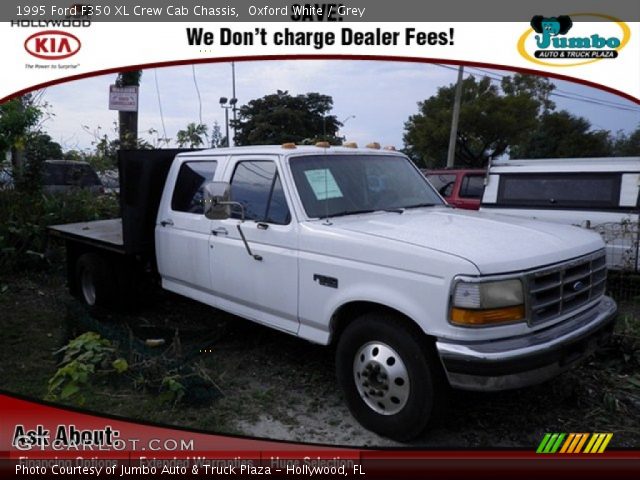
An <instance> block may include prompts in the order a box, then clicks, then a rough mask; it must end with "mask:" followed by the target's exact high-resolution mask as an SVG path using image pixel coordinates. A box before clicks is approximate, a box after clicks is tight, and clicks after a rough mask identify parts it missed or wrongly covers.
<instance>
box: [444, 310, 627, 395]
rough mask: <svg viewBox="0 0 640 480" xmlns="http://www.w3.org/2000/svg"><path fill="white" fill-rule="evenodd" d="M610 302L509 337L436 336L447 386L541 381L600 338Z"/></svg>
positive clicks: (608, 327) (607, 332)
mask: <svg viewBox="0 0 640 480" xmlns="http://www.w3.org/2000/svg"><path fill="white" fill-rule="evenodd" d="M617 310H618V308H617V306H616V303H615V302H614V301H613V300H612V299H611V298H609V297H603V298H602V300H601V301H600V302H599V303H597V304H596V305H594V306H592V307H590V308H589V309H587V310H585V311H584V312H581V313H579V314H577V315H575V316H573V317H571V318H569V319H567V320H565V321H563V322H561V323H559V324H556V325H553V326H551V327H549V328H546V329H542V330H537V331H536V332H533V333H530V334H527V335H523V336H519V337H513V338H506V339H500V340H492V341H482V342H462V341H451V340H446V339H438V340H437V341H436V347H437V350H438V354H439V355H440V359H441V361H442V364H443V366H444V369H445V372H446V375H447V378H448V380H449V383H450V384H451V386H452V387H455V388H460V389H463V390H480V391H495V390H508V389H511V388H519V387H524V386H527V385H534V384H537V383H541V382H543V381H545V380H548V379H549V378H552V377H554V376H556V375H558V374H560V373H561V372H563V371H565V370H567V369H568V368H570V367H572V366H573V365H575V364H576V363H578V362H580V361H581V360H583V359H585V358H586V357H587V356H589V355H590V354H591V353H593V352H594V351H595V350H596V349H597V348H598V347H599V346H600V345H603V344H604V343H606V342H607V341H608V339H609V337H610V336H611V332H612V331H613V325H614V323H615V318H616V313H617Z"/></svg>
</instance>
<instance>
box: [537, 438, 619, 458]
mask: <svg viewBox="0 0 640 480" xmlns="http://www.w3.org/2000/svg"><path fill="white" fill-rule="evenodd" d="M612 438H613V433H592V434H590V433H569V434H566V433H546V434H545V435H544V437H543V438H542V441H541V442H540V445H538V448H537V449H536V453H546V454H552V453H569V454H576V453H602V452H604V451H605V449H606V448H607V445H609V442H610V441H611V439H612ZM585 444H586V447H585ZM583 447H584V450H583Z"/></svg>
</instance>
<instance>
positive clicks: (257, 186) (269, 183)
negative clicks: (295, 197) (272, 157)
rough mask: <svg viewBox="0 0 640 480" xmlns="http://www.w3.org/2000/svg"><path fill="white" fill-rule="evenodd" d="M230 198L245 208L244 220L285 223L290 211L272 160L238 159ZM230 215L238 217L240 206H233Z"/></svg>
mask: <svg viewBox="0 0 640 480" xmlns="http://www.w3.org/2000/svg"><path fill="white" fill-rule="evenodd" d="M231 200H232V201H234V202H238V203H241V204H242V205H243V207H244V213H245V220H254V221H256V222H265V223H273V224H277V225H286V224H288V223H289V222H290V221H291V214H290V212H289V207H288V206H287V200H286V197H285V194H284V190H283V189H282V183H281V181H280V176H279V175H278V170H277V168H276V165H275V163H273V162H271V161H264V160H262V161H253V160H251V161H243V162H239V163H238V165H237V166H236V169H235V171H234V172H233V178H232V179H231ZM231 216H232V218H241V217H242V214H241V212H240V209H238V208H232V214H231Z"/></svg>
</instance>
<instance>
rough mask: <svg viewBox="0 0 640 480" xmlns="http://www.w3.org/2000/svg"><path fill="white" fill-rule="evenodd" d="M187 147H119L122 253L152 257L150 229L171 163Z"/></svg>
mask: <svg viewBox="0 0 640 480" xmlns="http://www.w3.org/2000/svg"><path fill="white" fill-rule="evenodd" d="M185 151H191V150H188V149H162V150H120V151H118V169H119V171H120V209H121V212H122V236H123V241H124V249H125V253H126V254H128V255H144V256H145V257H147V258H155V244H154V229H155V222H156V216H157V213H158V207H159V205H160V199H161V197H162V191H163V189H164V183H165V180H166V178H167V175H168V174H169V169H170V168H171V163H172V162H173V159H174V158H175V156H176V155H177V154H178V153H180V152H185Z"/></svg>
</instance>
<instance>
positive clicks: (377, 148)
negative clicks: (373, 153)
mask: <svg viewBox="0 0 640 480" xmlns="http://www.w3.org/2000/svg"><path fill="white" fill-rule="evenodd" d="M367 148H373V149H374V150H380V144H379V143H378V142H371V143H368V144H367Z"/></svg>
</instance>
